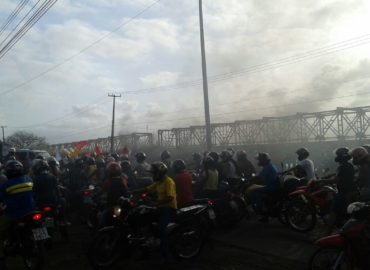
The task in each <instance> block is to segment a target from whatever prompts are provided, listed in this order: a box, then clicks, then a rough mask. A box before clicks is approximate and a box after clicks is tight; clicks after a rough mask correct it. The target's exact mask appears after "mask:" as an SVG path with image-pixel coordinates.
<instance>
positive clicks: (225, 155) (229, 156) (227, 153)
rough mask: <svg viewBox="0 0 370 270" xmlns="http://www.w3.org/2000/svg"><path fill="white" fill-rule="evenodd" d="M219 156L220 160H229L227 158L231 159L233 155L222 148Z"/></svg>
mask: <svg viewBox="0 0 370 270" xmlns="http://www.w3.org/2000/svg"><path fill="white" fill-rule="evenodd" d="M220 157H221V160H222V161H229V160H231V159H232V157H233V155H232V154H231V152H230V151H228V150H224V151H222V152H221V156H220Z"/></svg>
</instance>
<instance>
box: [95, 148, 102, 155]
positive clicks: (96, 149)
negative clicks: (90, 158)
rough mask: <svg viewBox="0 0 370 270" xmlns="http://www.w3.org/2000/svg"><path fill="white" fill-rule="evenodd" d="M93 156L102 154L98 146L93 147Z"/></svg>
mask: <svg viewBox="0 0 370 270" xmlns="http://www.w3.org/2000/svg"><path fill="white" fill-rule="evenodd" d="M95 154H96V156H100V155H101V154H102V151H101V149H100V147H99V146H95Z"/></svg>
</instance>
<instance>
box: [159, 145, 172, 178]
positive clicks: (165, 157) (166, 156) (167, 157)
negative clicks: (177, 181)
mask: <svg viewBox="0 0 370 270" xmlns="http://www.w3.org/2000/svg"><path fill="white" fill-rule="evenodd" d="M161 161H162V162H163V163H164V164H165V165H166V166H167V168H168V170H169V171H168V174H171V173H172V172H171V170H172V161H171V153H170V151H168V150H164V151H163V152H162V153H161Z"/></svg>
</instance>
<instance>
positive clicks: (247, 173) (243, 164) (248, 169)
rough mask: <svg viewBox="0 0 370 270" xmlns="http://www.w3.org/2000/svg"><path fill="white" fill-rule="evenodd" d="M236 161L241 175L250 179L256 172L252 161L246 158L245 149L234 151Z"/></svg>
mask: <svg viewBox="0 0 370 270" xmlns="http://www.w3.org/2000/svg"><path fill="white" fill-rule="evenodd" d="M236 162H237V165H238V169H239V173H240V174H241V176H243V177H246V178H248V179H250V178H251V177H252V176H253V175H254V174H256V168H254V166H253V164H252V162H250V161H249V160H248V158H247V153H246V152H245V151H238V152H236Z"/></svg>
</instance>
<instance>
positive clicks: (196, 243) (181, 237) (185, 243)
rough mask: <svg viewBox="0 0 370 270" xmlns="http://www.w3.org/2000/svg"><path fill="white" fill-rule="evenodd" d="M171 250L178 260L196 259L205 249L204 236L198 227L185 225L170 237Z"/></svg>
mask: <svg viewBox="0 0 370 270" xmlns="http://www.w3.org/2000/svg"><path fill="white" fill-rule="evenodd" d="M169 238H170V246H169V248H170V250H171V252H172V255H173V256H174V257H175V258H176V259H178V260H191V259H194V258H196V257H197V256H198V255H199V254H200V252H201V250H202V247H203V244H204V236H203V233H202V232H201V229H200V228H198V227H197V226H192V225H183V226H180V227H178V228H176V229H175V230H174V231H173V232H171V233H170V235H169Z"/></svg>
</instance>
